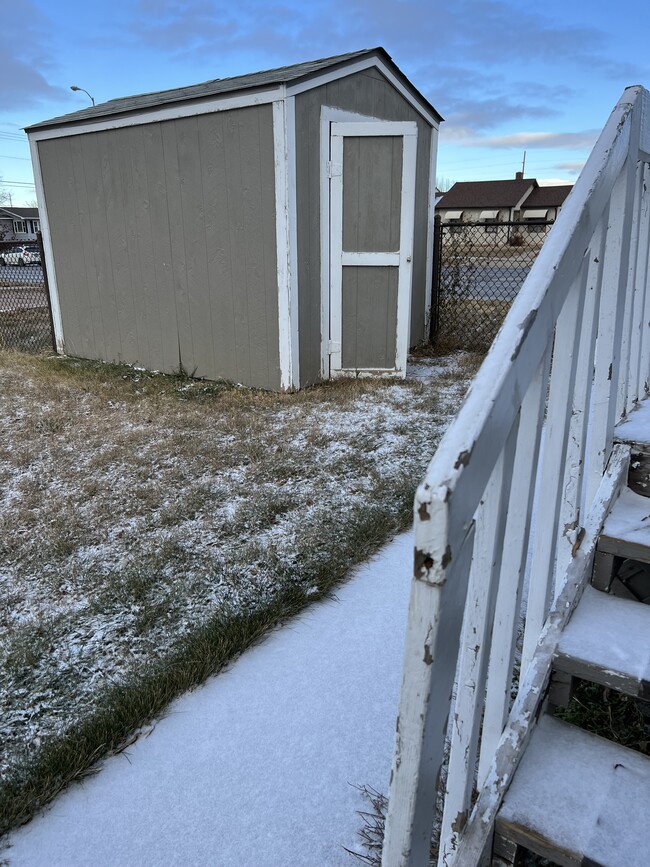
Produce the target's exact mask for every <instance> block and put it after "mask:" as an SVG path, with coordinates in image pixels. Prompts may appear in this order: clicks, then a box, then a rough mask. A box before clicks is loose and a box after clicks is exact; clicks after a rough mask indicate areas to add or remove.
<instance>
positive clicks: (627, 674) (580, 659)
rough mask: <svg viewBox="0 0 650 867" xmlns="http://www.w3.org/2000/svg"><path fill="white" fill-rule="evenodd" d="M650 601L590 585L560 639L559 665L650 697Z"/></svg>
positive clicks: (629, 692) (574, 673)
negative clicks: (604, 591) (622, 595)
mask: <svg viewBox="0 0 650 867" xmlns="http://www.w3.org/2000/svg"><path fill="white" fill-rule="evenodd" d="M649 635H650V605H643V604H642V603H640V602H636V601H632V600H629V599H620V598H618V597H617V596H611V595H610V594H608V593H602V592H601V591H600V590H595V589H594V588H593V587H586V588H585V591H584V593H583V596H582V598H581V599H580V602H579V603H578V607H577V608H576V610H575V611H574V612H573V615H572V617H571V620H570V621H569V622H568V623H567V625H566V626H565V628H564V631H563V633H562V636H561V638H560V641H559V644H558V648H557V651H556V653H555V660H554V663H553V664H554V667H555V668H557V669H558V670H560V671H566V672H568V673H569V674H573V675H575V676H576V677H582V678H585V679H586V680H591V681H593V682H594V683H600V684H602V685H603V686H611V687H614V688H615V689H618V690H620V691H621V692H625V693H627V694H628V695H637V696H640V697H641V698H650V641H648V636H649Z"/></svg>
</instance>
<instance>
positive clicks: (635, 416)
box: [614, 398, 650, 446]
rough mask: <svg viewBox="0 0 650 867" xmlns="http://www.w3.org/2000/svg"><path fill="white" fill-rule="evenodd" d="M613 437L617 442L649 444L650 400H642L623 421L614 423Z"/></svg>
mask: <svg viewBox="0 0 650 867" xmlns="http://www.w3.org/2000/svg"><path fill="white" fill-rule="evenodd" d="M614 437H615V439H616V441H617V442H619V443H633V444H635V445H648V446H650V400H648V399H647V398H646V399H645V400H642V401H641V403H640V404H639V406H638V407H637V408H636V409H633V410H632V412H631V413H630V414H629V416H628V417H627V418H626V419H625V421H622V422H620V423H619V424H617V425H616V428H615V430H614Z"/></svg>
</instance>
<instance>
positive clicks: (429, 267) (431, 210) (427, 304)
mask: <svg viewBox="0 0 650 867" xmlns="http://www.w3.org/2000/svg"><path fill="white" fill-rule="evenodd" d="M437 164H438V130H437V128H433V129H432V130H431V154H430V158H429V202H428V207H427V260H426V268H425V277H424V279H425V281H426V284H425V287H424V339H425V341H426V340H428V339H429V332H430V326H431V305H432V304H433V243H434V231H433V229H434V225H435V224H434V219H435V207H436V170H437Z"/></svg>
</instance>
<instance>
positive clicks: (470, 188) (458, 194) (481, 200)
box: [438, 178, 537, 209]
mask: <svg viewBox="0 0 650 867" xmlns="http://www.w3.org/2000/svg"><path fill="white" fill-rule="evenodd" d="M531 186H533V187H536V186H537V181H536V180H535V179H534V178H522V179H517V180H511V181H458V182H457V183H455V184H454V185H453V187H452V188H451V189H450V190H449V191H448V192H447V193H445V194H444V196H443V197H442V199H441V200H440V202H439V203H438V208H439V209H440V208H514V206H515V205H517V204H518V203H519V202H520V201H521V199H522V197H523V196H524V194H525V193H526V191H527V190H529V189H530V188H531ZM526 204H528V201H526Z"/></svg>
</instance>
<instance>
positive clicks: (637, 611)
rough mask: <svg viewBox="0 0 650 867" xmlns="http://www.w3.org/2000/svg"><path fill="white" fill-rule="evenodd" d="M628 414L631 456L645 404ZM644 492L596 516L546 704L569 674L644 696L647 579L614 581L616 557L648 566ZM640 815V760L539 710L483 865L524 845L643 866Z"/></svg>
mask: <svg viewBox="0 0 650 867" xmlns="http://www.w3.org/2000/svg"><path fill="white" fill-rule="evenodd" d="M632 416H633V417H632V423H633V424H634V425H635V426H637V431H636V432H635V434H634V435H635V436H639V433H640V432H639V431H638V425H639V422H640V421H641V420H643V421H645V419H647V428H646V434H644V435H642V436H641V437H640V438H641V439H642V442H640V443H639V442H635V441H633V442H628V443H627V445H628V446H629V447H630V448H631V452H632V454H635V455H640V454H642V451H641V450H642V449H643V448H647V441H646V439H650V402H649V401H646V402H645V403H644V404H642V408H641V409H639V410H637V411H636V412H635V413H633V414H632ZM637 416H638V417H639V419H637ZM626 427H627V429H628V430H631V429H632V424H630V423H629V422H626V423H624V424H623V425H620V426H619V428H618V430H617V439H618V440H619V441H621V439H622V437H624V436H625V428H626ZM637 483H638V482H637ZM642 484H643V483H642ZM648 495H649V496H648V497H644V496H640V495H639V494H637V493H635V492H634V491H632V490H631V489H630V488H629V487H623V488H622V490H621V492H620V495H619V497H618V499H617V500H616V501H615V502H614V504H613V506H612V508H611V510H610V512H609V514H608V516H607V517H606V519H605V522H604V526H603V530H602V532H601V534H600V537H599V540H598V544H597V549H596V558H595V559H596V567H595V569H594V576H593V579H592V585H599V586H600V587H601V589H595V587H594V586H588V587H586V588H585V590H584V592H583V594H582V596H581V598H580V600H579V602H578V604H577V607H576V609H575V611H574V612H573V614H572V616H571V619H570V620H569V622H568V623H567V624H566V626H565V627H564V629H563V630H562V633H561V635H560V637H559V641H558V643H557V647H556V650H555V652H554V654H553V661H552V674H551V687H550V691H549V696H548V698H547V708H548V709H550V710H553V709H554V707H555V706H558V705H560V706H562V705H565V704H566V703H567V702H568V700H569V698H570V696H571V694H572V692H573V681H574V679H576V678H579V679H580V680H583V681H588V682H590V683H596V684H599V685H601V686H604V687H608V688H609V689H610V690H612V691H616V692H620V693H623V694H625V695H628V696H633V697H634V698H640V699H643V700H646V701H647V700H649V699H650V605H647V604H643V602H644V600H646V599H648V598H649V596H650V594H649V587H648V584H649V583H650V580H649V578H648V573H647V572H645V570H644V571H642V572H641V573H638V572H635V571H634V569H628V572H629V573H630V574H631V575H632V578H631V579H630V581H629V582H628V583H627V584H623V583H622V582H621V581H619V580H618V579H617V578H616V572H617V571H618V569H619V568H620V566H621V565H622V564H623V563H625V562H626V561H630V565H631V562H633V561H636V562H638V563H643V564H647V563H650V486H649V487H648ZM639 574H640V576H641V577H639ZM635 577H636V582H635V581H634V578H635ZM615 594H616V595H615ZM619 594H620V595H619ZM621 597H622V598H621ZM648 708H649V709H650V705H648ZM649 820H650V757H648V756H646V755H644V754H641V753H639V752H635V751H634V750H631V749H628V748H626V747H623V746H620V745H619V744H617V743H614V742H613V741H612V740H608V739H606V738H605V737H600V736H597V735H594V734H590V733H588V732H586V731H583V730H582V729H580V728H577V727H576V726H574V725H569V724H568V723H565V722H561V721H560V720H559V719H557V718H555V717H554V716H552V715H551V713H545V714H544V715H543V716H542V717H541V718H540V720H539V722H538V724H537V726H536V727H535V729H534V731H533V733H532V736H531V739H530V741H529V743H528V747H527V749H526V752H525V753H524V755H523V758H522V759H521V762H520V764H519V766H518V768H517V770H516V772H515V775H514V778H513V780H512V783H511V784H510V786H509V788H508V791H507V792H506V794H505V797H504V799H503V802H502V805H501V808H500V809H499V812H498V814H497V817H496V823H495V836H494V844H493V856H492V864H493V867H510V865H515V864H517V863H518V856H519V854H520V852H519V847H524V848H525V849H526V850H528V851H529V852H533V853H535V854H537V855H539V856H542V857H544V858H547V859H549V860H550V861H552V862H553V863H554V864H558V865H562V867H584V865H593V867H597V865H601V867H648V865H649V864H650V821H649Z"/></svg>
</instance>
